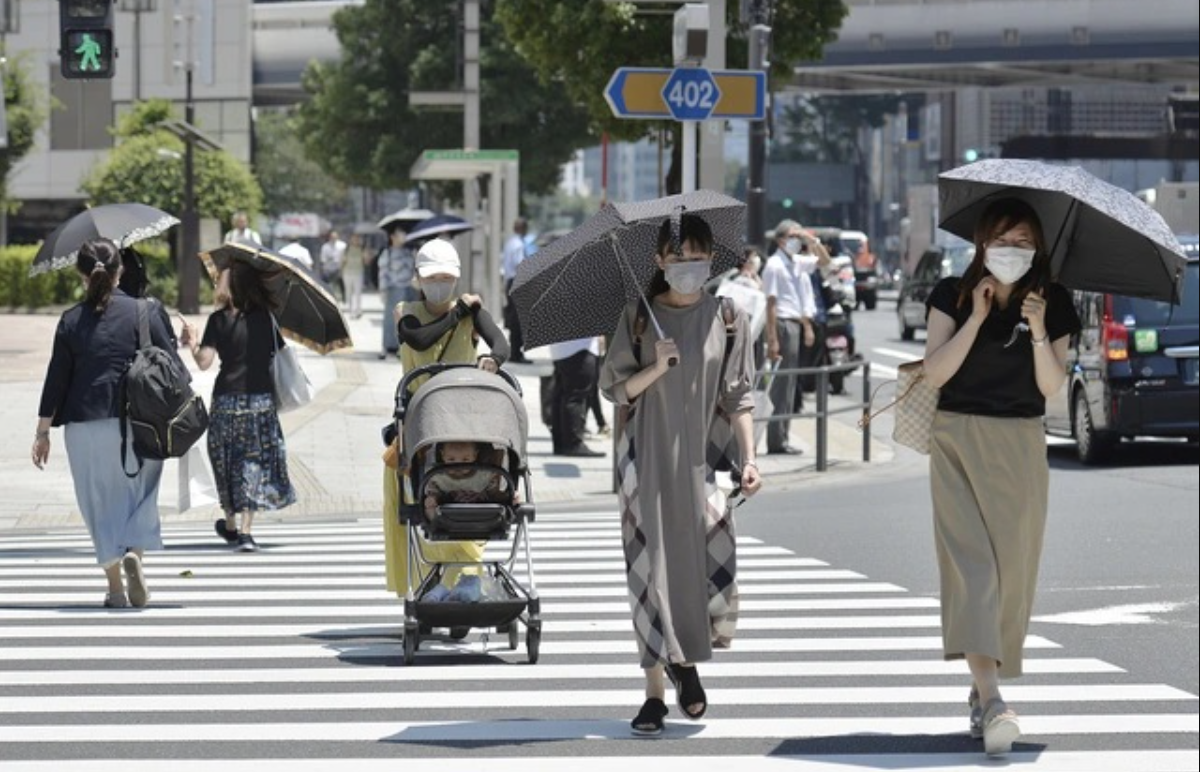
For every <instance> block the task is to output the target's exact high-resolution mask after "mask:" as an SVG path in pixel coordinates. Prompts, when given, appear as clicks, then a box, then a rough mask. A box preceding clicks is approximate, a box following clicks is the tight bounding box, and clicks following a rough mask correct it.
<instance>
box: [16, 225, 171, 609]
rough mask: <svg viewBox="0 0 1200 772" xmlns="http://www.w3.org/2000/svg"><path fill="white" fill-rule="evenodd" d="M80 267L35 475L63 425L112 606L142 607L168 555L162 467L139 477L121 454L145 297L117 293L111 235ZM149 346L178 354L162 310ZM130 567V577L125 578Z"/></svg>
mask: <svg viewBox="0 0 1200 772" xmlns="http://www.w3.org/2000/svg"><path fill="white" fill-rule="evenodd" d="M75 267H76V269H78V271H79V273H80V275H81V277H82V278H83V282H84V286H85V288H86V289H85V292H84V299H83V301H82V302H80V303H79V304H77V305H74V306H72V307H71V308H69V309H67V310H66V311H65V312H63V315H62V318H61V319H60V320H59V322H58V328H57V329H56V330H55V333H54V351H53V353H52V354H51V356H50V364H49V365H48V366H47V368H46V380H45V382H44V384H43V386H42V398H41V404H40V406H39V408H38V416H39V418H38V422H37V430H36V431H35V432H34V438H33V452H32V456H33V463H34V465H35V466H37V468H38V469H41V468H43V467H44V466H45V464H46V462H47V461H48V460H49V458H50V429H51V427H54V426H62V427H63V442H64V445H65V446H66V449H67V459H68V461H69V462H70V467H71V478H72V480H73V481H74V484H75V498H76V501H78V503H79V511H80V514H81V515H82V516H83V521H84V523H85V524H86V525H87V529H88V533H89V534H90V535H91V538H92V546H93V547H94V548H95V550H96V562H98V563H99V564H100V565H101V566H102V567H103V568H104V575H105V578H106V579H107V580H108V594H107V595H106V596H105V598H104V607H105V608H125V607H127V606H130V605H132V606H134V607H136V608H142V607H144V606H145V605H146V604H147V603H149V602H150V590H149V588H148V587H147V586H146V577H145V573H144V571H143V569H142V556H143V554H144V552H145V550H157V549H162V531H161V523H160V521H159V516H158V484H159V481H160V479H161V478H162V468H163V465H162V461H157V460H154V459H145V460H144V461H142V462H141V468H140V469H139V470H137V471H136V472H134V473H133V474H132V476H131V475H130V474H129V472H128V470H126V468H125V465H124V462H123V459H124V456H123V455H122V453H120V452H119V451H118V447H120V446H121V444H122V438H121V418H120V415H121V385H122V376H123V375H124V373H125V369H126V367H127V366H128V364H129V363H130V362H131V361H132V360H133V358H134V354H135V353H136V351H137V349H138V308H139V301H137V300H136V299H134V298H131V297H130V296H129V295H126V294H125V293H124V292H123V291H122V290H121V289H120V288H119V287H118V283H119V281H120V279H121V271H122V267H121V251H120V249H118V248H117V245H116V244H114V243H113V242H112V241H109V240H108V239H96V240H93V241H89V242H86V243H85V244H84V245H83V246H81V247H80V248H79V252H78V255H77V257H76V260H75ZM147 316H148V322H149V326H150V339H151V342H152V343H153V344H154V345H155V346H158V347H159V348H161V349H163V350H164V351H166V352H168V354H169V356H171V357H173V358H174V359H175V361H176V363H177V364H178V366H179V369H180V370H181V371H182V372H184V373H186V372H187V368H185V367H184V365H183V362H182V361H179V355H178V353H176V348H177V345H178V344H177V343H176V340H175V332H174V330H172V329H171V325H170V323H169V322H168V321H167V320H166V317H165V316H164V315H163V314H161V313H149V314H148V315H147ZM122 571H124V575H125V576H124V581H122V576H121V574H122Z"/></svg>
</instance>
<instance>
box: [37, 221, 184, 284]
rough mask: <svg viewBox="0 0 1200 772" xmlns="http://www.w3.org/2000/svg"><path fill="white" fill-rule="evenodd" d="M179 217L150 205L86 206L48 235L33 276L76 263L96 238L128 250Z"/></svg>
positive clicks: (172, 223) (167, 226)
mask: <svg viewBox="0 0 1200 772" xmlns="http://www.w3.org/2000/svg"><path fill="white" fill-rule="evenodd" d="M178 224H179V219H178V218H177V217H174V216H173V215H170V214H167V213H166V212H164V211H163V210H161V209H156V208H154V207H152V206H147V205H146V204H132V203H130V204H104V205H103V206H96V207H92V208H91V209H85V210H84V211H82V212H80V213H79V214H77V215H75V216H74V217H72V218H71V219H69V220H67V221H66V222H64V223H63V224H62V225H60V226H58V227H57V228H55V229H54V231H53V232H52V233H51V234H50V235H49V236H47V237H46V240H45V241H44V242H42V246H41V248H40V249H38V251H37V254H36V255H35V256H34V258H33V263H32V264H31V265H30V266H29V275H30V276H37V275H38V274H40V273H45V272H47V271H53V270H57V269H59V268H66V267H68V266H73V265H75V257H76V255H77V253H78V252H79V248H80V247H81V246H83V245H84V243H85V242H88V241H91V240H92V239H98V238H105V239H111V240H113V241H115V242H116V244H117V246H118V247H120V248H122V249H124V248H125V247H128V246H130V245H131V244H136V243H138V242H139V241H143V240H145V239H149V238H153V237H155V236H159V235H162V234H163V233H166V232H167V231H168V230H170V228H171V227H172V226H174V225H178Z"/></svg>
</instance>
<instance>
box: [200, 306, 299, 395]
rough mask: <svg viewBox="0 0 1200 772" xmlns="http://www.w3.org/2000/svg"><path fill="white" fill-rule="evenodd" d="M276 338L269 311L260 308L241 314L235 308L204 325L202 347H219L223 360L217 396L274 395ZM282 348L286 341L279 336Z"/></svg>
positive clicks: (215, 315) (214, 315)
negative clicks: (272, 370)
mask: <svg viewBox="0 0 1200 772" xmlns="http://www.w3.org/2000/svg"><path fill="white" fill-rule="evenodd" d="M273 335H275V332H274V325H273V324H272V322H271V313H270V312H269V311H266V310H263V309H258V310H255V311H250V312H249V313H245V314H243V313H241V312H240V311H235V310H233V309H219V310H217V311H213V312H212V314H210V315H209V317H208V323H207V324H206V325H205V326H204V338H203V339H202V340H201V341H200V345H201V346H207V347H210V348H215V349H216V350H217V355H218V356H220V357H221V370H220V372H218V373H217V381H216V383H215V384H213V396H214V397H215V396H217V395H218V394H270V393H272V392H273V391H274V381H273V380H272V378H271V357H272V356H274V353H275V347H274V344H272V342H271V337H272V336H273ZM276 343H277V344H278V345H279V347H280V348H282V347H283V346H284V345H286V344H285V343H284V342H283V338H282V337H279V336H276Z"/></svg>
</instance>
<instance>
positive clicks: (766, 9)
mask: <svg viewBox="0 0 1200 772" xmlns="http://www.w3.org/2000/svg"><path fill="white" fill-rule="evenodd" d="M742 13H743V15H744V16H748V18H743V21H745V22H747V23H749V25H750V62H749V67H748V69H751V70H762V71H764V72H767V78H768V80H767V83H768V84H770V68H771V62H770V44H771V26H770V20H771V0H743V3H742ZM770 110H771V89H770V86H769V85H768V87H767V111H768V112H770ZM749 150H750V154H749V156H750V157H749V163H750V166H749V169H748V170H747V174H746V230H747V233H746V242H747V243H749V244H754V245H755V246H758V247H761V246H762V245H763V234H764V233H766V230H767V179H766V177H767V122H766V121H765V120H762V121H751V122H750V147H749Z"/></svg>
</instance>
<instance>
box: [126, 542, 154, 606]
mask: <svg viewBox="0 0 1200 772" xmlns="http://www.w3.org/2000/svg"><path fill="white" fill-rule="evenodd" d="M121 568H122V570H124V571H125V590H126V591H127V592H128V593H129V605H131V606H133V607H134V608H145V607H146V604H147V603H149V602H150V590H149V588H148V587H146V574H145V572H144V571H143V570H142V559H141V558H140V557H138V554H137V553H136V552H126V553H125V557H123V558H121Z"/></svg>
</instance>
